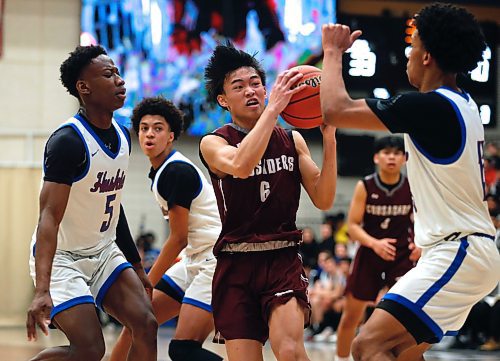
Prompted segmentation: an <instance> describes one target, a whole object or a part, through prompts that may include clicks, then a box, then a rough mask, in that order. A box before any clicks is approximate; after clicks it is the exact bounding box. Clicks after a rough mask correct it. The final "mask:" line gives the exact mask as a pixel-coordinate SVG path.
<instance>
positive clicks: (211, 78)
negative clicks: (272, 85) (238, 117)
mask: <svg viewBox="0 0 500 361" xmlns="http://www.w3.org/2000/svg"><path fill="white" fill-rule="evenodd" d="M255 55H256V54H254V55H250V54H248V53H246V52H244V51H243V50H238V49H236V48H235V47H234V45H233V43H231V42H230V41H227V42H226V43H225V44H219V45H217V47H216V48H215V50H214V51H213V53H212V56H211V57H210V59H209V61H208V65H207V66H206V68H205V88H206V90H207V92H208V99H209V100H210V101H212V102H214V103H216V104H218V102H217V96H218V95H219V94H223V93H224V88H223V86H224V80H225V79H226V76H228V75H229V74H230V73H232V72H233V71H235V70H237V69H239V68H242V67H251V68H254V69H255V71H257V74H258V75H259V76H260V79H261V81H262V84H263V85H264V86H265V85H266V73H265V72H264V70H263V69H262V66H261V64H260V62H259V61H258V60H257V59H256V58H255Z"/></svg>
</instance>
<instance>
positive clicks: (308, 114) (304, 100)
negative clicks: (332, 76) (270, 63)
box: [281, 65, 323, 129]
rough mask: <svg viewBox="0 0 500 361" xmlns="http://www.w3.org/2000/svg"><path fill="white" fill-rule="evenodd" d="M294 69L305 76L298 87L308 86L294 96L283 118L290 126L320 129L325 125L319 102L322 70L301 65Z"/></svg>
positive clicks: (282, 113)
mask: <svg viewBox="0 0 500 361" xmlns="http://www.w3.org/2000/svg"><path fill="white" fill-rule="evenodd" d="M292 69H297V70H298V71H299V72H301V73H302V74H303V75H304V76H303V77H302V79H300V80H299V82H298V83H297V86H298V85H301V84H306V85H305V87H304V88H303V89H302V90H301V91H299V92H298V93H297V94H294V95H293V96H292V98H291V99H290V102H289V103H288V105H287V106H286V108H285V109H283V111H282V112H281V116H282V117H283V119H284V120H285V121H286V122H287V123H288V124H290V125H292V126H294V127H296V128H303V129H309V128H315V127H318V126H320V125H321V124H322V123H323V118H322V117H321V104H320V101H319V86H320V84H321V69H319V68H316V67H315V66H311V65H299V66H296V67H294V68H292ZM292 69H290V70H292Z"/></svg>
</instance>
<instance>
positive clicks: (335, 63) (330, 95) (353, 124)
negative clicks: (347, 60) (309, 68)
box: [320, 24, 387, 130]
mask: <svg viewBox="0 0 500 361" xmlns="http://www.w3.org/2000/svg"><path fill="white" fill-rule="evenodd" d="M360 35H361V31H359V30H356V31H354V32H352V33H351V30H350V28H349V27H348V26H346V25H341V24H326V25H323V41H322V43H323V51H324V58H323V71H322V73H321V88H320V99H321V112H322V114H323V121H324V122H325V123H326V124H332V125H334V126H336V127H338V128H360V129H372V130H386V129H387V128H386V127H385V126H384V125H383V124H382V122H381V121H380V120H379V119H378V118H377V116H376V115H375V114H374V113H373V112H372V111H371V110H370V108H369V107H368V105H367V104H366V102H365V100H364V99H357V100H353V99H352V98H351V97H350V96H349V94H348V93H347V90H346V88H345V83H344V79H343V78H342V56H343V54H344V52H345V51H346V50H347V49H349V48H350V47H351V45H352V44H353V42H354V41H355V40H356V39H357V38H358V37H359V36H360Z"/></svg>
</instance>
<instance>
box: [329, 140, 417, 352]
mask: <svg viewBox="0 0 500 361" xmlns="http://www.w3.org/2000/svg"><path fill="white" fill-rule="evenodd" d="M373 161H374V163H375V164H376V165H377V166H378V169H377V172H375V173H374V174H371V175H369V176H367V177H365V178H364V179H363V180H360V181H359V182H358V183H357V184H356V188H355V189H354V195H353V197H352V201H351V208H350V210H349V216H348V229H349V235H350V236H351V238H352V239H354V240H356V241H358V242H359V243H360V247H359V249H358V251H357V252H356V257H355V258H354V263H353V267H352V271H351V274H350V275H349V277H348V278H347V285H346V291H345V295H346V299H345V301H346V302H345V306H344V310H343V312H342V318H341V319H340V325H339V328H338V330H337V361H347V360H349V354H350V351H351V343H352V340H353V339H354V336H355V334H356V328H357V326H358V325H359V323H360V322H361V321H362V318H363V315H364V312H365V309H366V306H367V305H368V303H369V302H375V301H376V299H377V296H378V294H379V292H380V291H381V290H382V289H384V288H385V287H387V288H390V287H392V286H393V285H394V283H396V281H397V279H398V278H399V277H401V276H403V275H404V274H405V273H406V272H408V271H409V270H410V269H411V268H412V267H413V264H414V262H415V261H416V260H417V259H418V258H419V256H420V249H419V248H416V247H415V244H414V243H413V217H412V216H413V211H412V199H411V193H410V186H409V184H408V179H407V178H406V176H405V175H404V174H402V173H401V167H402V166H403V164H404V163H405V150H404V142H403V139H402V138H399V137H395V136H386V137H383V138H380V139H378V140H377V141H376V142H375V154H374V156H373Z"/></svg>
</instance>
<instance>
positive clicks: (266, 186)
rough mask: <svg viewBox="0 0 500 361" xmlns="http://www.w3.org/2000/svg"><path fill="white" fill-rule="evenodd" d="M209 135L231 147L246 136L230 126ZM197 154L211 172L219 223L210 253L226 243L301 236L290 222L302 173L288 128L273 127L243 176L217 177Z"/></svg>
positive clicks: (287, 239)
mask: <svg viewBox="0 0 500 361" xmlns="http://www.w3.org/2000/svg"><path fill="white" fill-rule="evenodd" d="M211 134H214V135H217V136H220V137H222V138H224V139H225V140H226V141H227V142H228V144H229V145H232V146H235V147H238V146H239V144H240V143H241V142H242V140H243V138H244V137H245V136H246V133H245V132H244V131H243V129H236V127H235V126H234V125H233V124H227V125H225V126H223V127H221V128H218V129H216V130H215V131H214V132H213V133H211ZM200 157H201V159H202V161H203V163H204V164H205V166H206V167H207V169H208V171H209V173H210V177H211V179H212V185H213V187H214V190H215V196H216V198H217V205H218V207H219V213H220V217H221V221H222V231H221V234H220V236H219V239H218V240H217V243H216V244H215V247H214V254H217V253H218V252H219V251H220V249H221V248H222V247H223V245H224V244H225V243H240V242H246V243H259V242H268V241H295V242H297V243H298V242H299V241H300V240H301V238H302V236H301V231H299V230H298V229H297V226H296V225H295V219H296V215H297V209H298V207H299V197H300V185H301V176H300V171H299V163H298V155H297V151H296V149H295V143H294V142H293V138H292V133H291V132H290V131H288V132H287V131H286V130H284V129H283V128H280V127H278V126H275V127H274V130H273V132H272V135H271V139H270V140H269V145H268V146H267V149H266V151H265V153H264V155H263V157H262V159H261V160H260V162H259V164H258V165H257V166H256V167H255V169H254V170H253V171H252V174H250V176H249V177H248V178H246V179H241V178H237V177H235V176H232V175H230V174H228V175H227V176H226V177H224V178H222V179H221V178H219V177H217V176H216V175H215V174H213V173H212V172H211V171H210V169H209V168H208V166H207V164H206V163H205V161H204V159H203V156H202V155H201V153H200Z"/></svg>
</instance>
